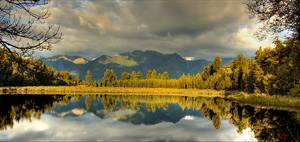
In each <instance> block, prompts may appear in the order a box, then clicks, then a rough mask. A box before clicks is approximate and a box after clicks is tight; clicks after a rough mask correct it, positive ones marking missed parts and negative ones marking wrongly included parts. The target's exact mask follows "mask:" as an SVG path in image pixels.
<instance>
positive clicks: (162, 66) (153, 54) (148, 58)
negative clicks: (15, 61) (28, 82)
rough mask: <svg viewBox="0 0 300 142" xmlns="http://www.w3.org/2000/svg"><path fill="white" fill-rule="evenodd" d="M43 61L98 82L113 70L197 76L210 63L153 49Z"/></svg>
mask: <svg viewBox="0 0 300 142" xmlns="http://www.w3.org/2000/svg"><path fill="white" fill-rule="evenodd" d="M42 60H43V61H44V62H45V63H46V64H47V65H49V66H51V67H54V68H55V69H57V70H64V71H69V72H71V74H73V75H79V76H80V77H81V79H84V76H85V74H86V72H87V70H90V71H91V72H92V75H93V79H95V80H96V79H101V78H102V76H103V73H104V72H105V70H106V69H114V71H115V73H116V74H117V76H118V78H121V74H122V73H123V72H132V71H140V72H141V73H142V75H144V76H145V75H146V73H147V71H148V70H149V69H155V70H156V71H157V72H165V71H166V72H168V73H169V74H170V77H171V78H179V77H180V76H181V75H182V74H196V73H198V72H202V69H203V67H204V66H205V65H207V64H210V63H211V61H208V60H205V59H197V60H186V59H185V58H184V57H182V56H180V55H179V54H177V53H170V54H163V53H160V52H157V51H152V50H146V51H141V50H134V51H132V52H124V53H120V54H117V55H113V56H109V55H101V56H99V57H97V58H95V59H94V60H88V59H87V58H84V57H81V56H70V55H55V56H52V57H48V58H42Z"/></svg>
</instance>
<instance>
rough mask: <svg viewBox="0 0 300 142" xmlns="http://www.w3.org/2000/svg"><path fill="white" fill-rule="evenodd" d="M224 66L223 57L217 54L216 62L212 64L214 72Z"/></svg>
mask: <svg viewBox="0 0 300 142" xmlns="http://www.w3.org/2000/svg"><path fill="white" fill-rule="evenodd" d="M221 66H222V59H221V57H220V56H217V57H216V58H215V60H214V63H213V65H212V70H213V73H215V72H217V71H218V70H219V69H221Z"/></svg>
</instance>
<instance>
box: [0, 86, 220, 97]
mask: <svg viewBox="0 0 300 142" xmlns="http://www.w3.org/2000/svg"><path fill="white" fill-rule="evenodd" d="M101 93H105V94H122V93H124V94H125V93H126V95H147V94H149V95H170V96H191V97H198V96H205V97H224V95H225V91H217V90H211V89H202V90H200V89H175V88H128V87H126V88H123V87H91V86H28V87H0V94H24V95H26V94H37V95H38V94H45V95H47V94H49V95H50V94H57V95H60V94H61V95H64V94H72V95H82V94H101Z"/></svg>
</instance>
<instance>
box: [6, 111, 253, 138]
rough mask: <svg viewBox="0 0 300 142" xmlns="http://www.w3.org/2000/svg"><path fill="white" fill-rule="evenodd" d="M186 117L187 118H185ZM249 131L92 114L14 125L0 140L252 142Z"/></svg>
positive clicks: (193, 120)
mask: <svg viewBox="0 0 300 142" xmlns="http://www.w3.org/2000/svg"><path fill="white" fill-rule="evenodd" d="M185 118H189V119H185ZM253 137H254V134H253V132H252V131H251V129H250V128H249V129H246V130H244V131H243V132H242V133H240V134H239V133H237V131H236V128H235V127H234V125H232V124H230V123H229V122H227V121H226V120H222V126H221V128H220V129H215V128H214V127H213V125H212V122H210V121H208V120H207V119H205V118H201V117H193V116H188V117H184V118H183V119H181V120H180V121H179V122H178V123H176V124H173V123H170V122H161V123H158V124H155V125H134V124H131V123H127V122H122V121H117V120H115V119H111V118H105V119H101V118H99V117H97V116H95V115H94V114H93V113H86V114H84V115H82V116H80V117H63V118H62V117H55V116H53V115H50V114H43V115H42V117H41V119H39V120H38V119H32V121H31V122H29V121H27V120H24V121H20V122H15V125H14V127H13V128H10V129H7V130H4V131H1V132H0V140H12V141H16V140H120V141H122V140H147V141H148V140H149V141H158V140H159V141H198V140H201V141H207V140H210V141H219V140H222V141H253V140H254V138H253Z"/></svg>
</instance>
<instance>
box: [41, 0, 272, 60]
mask: <svg viewBox="0 0 300 142" xmlns="http://www.w3.org/2000/svg"><path fill="white" fill-rule="evenodd" d="M242 2H243V1H242V0H229V1H220V0H211V1H199V0H185V1H182V0H172V1H163V0H157V1H122V0H112V1H96V0H87V1H83V0H72V1H61V0H53V1H52V3H51V5H50V10H51V13H52V15H51V17H50V18H49V19H48V21H49V22H50V23H54V24H59V25H61V26H62V29H63V33H64V37H63V38H64V39H63V41H61V42H60V43H58V44H57V45H55V47H54V49H53V51H52V52H51V53H50V54H76V55H84V56H90V57H96V56H99V55H101V54H116V53H120V52H126V51H132V50H136V49H138V50H157V51H160V52H163V53H171V52H178V53H179V54H181V55H183V56H193V57H201V58H213V57H214V56H215V55H221V56H224V57H226V56H234V55H235V54H238V53H244V54H253V53H254V51H255V50H256V49H257V48H258V45H260V44H261V43H260V42H259V41H257V40H255V38H254V37H253V36H252V34H251V33H248V32H247V31H252V30H255V29H256V28H257V26H255V23H254V22H253V21H251V20H249V18H248V14H247V9H246V7H245V5H243V4H242ZM245 31H246V32H245ZM249 37H251V38H249ZM252 37H253V38H252ZM267 43H269V42H267ZM46 54H49V53H46Z"/></svg>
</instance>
